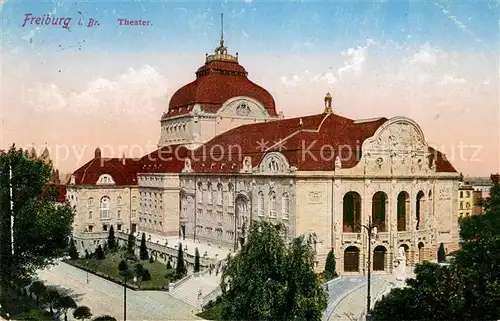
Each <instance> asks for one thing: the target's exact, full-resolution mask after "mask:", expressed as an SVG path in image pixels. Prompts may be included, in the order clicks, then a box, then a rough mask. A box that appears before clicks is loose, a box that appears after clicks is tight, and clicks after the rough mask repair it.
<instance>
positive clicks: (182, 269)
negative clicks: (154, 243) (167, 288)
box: [175, 243, 187, 279]
mask: <svg viewBox="0 0 500 321" xmlns="http://www.w3.org/2000/svg"><path fill="white" fill-rule="evenodd" d="M186 274H187V268H186V265H185V263H184V251H183V250H182V243H179V249H178V250H177V265H176V266H175V278H176V279H182V278H183V277H184V276H185V275H186Z"/></svg>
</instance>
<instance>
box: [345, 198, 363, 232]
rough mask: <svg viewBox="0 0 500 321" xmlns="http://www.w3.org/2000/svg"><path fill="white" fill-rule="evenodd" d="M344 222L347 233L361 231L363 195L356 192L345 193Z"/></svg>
mask: <svg viewBox="0 0 500 321" xmlns="http://www.w3.org/2000/svg"><path fill="white" fill-rule="evenodd" d="M342 224H343V231H344V232H345V233H361V225H360V224H361V196H360V195H359V194H358V193H356V192H348V193H346V194H345V195H344V201H343V223H342Z"/></svg>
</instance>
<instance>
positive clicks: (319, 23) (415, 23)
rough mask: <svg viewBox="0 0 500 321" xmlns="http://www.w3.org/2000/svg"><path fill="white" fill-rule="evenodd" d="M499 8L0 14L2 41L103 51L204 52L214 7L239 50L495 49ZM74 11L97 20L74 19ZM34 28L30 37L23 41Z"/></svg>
mask: <svg viewBox="0 0 500 321" xmlns="http://www.w3.org/2000/svg"><path fill="white" fill-rule="evenodd" d="M499 10H500V7H499V2H498V1H490V2H486V1H453V2H450V1H448V2H442V1H441V2H431V1H412V2H409V1H384V2H376V1H363V2H361V1H350V2H346V1H343V2H340V1H339V2H327V1H303V2H297V1H294V2H290V1H272V2H271V1H265V2H264V1H261V2H259V1H252V2H250V3H247V2H245V1H232V2H220V1H192V2H189V1H170V2H161V1H113V2H111V1H108V2H106V1H86V2H70V1H52V2H51V1H36V2H35V1H15V0H8V1H6V3H5V4H4V5H3V8H2V11H1V16H2V27H3V32H2V33H3V35H4V43H3V45H4V44H11V45H21V46H28V47H31V48H32V49H33V50H37V51H46V50H47V51H48V52H50V51H51V50H57V49H58V48H59V45H61V47H69V46H72V47H71V48H72V50H78V48H82V50H104V51H108V52H113V51H128V52H130V51H132V52H133V51H174V52H176V51H197V52H199V51H200V50H204V51H208V50H211V49H212V47H214V45H217V39H218V36H219V28H220V22H219V20H220V18H219V17H220V13H221V12H224V14H225V37H226V39H227V44H228V45H229V46H230V49H231V48H232V49H233V51H236V50H238V51H240V52H252V51H279V52H287V51H298V52H302V51H303V52H307V51H331V50H334V51H339V50H342V49H343V48H346V47H349V46H352V45H353V44H357V43H361V42H363V41H364V40H365V39H367V38H374V39H378V40H379V41H384V40H385V41H387V40H390V41H394V42H397V43H399V44H405V45H411V44H413V43H415V44H420V43H422V42H425V41H431V42H432V43H435V44H438V45H439V46H440V47H441V48H444V49H448V50H456V51H498V49H499V45H498V44H499ZM78 11H80V12H82V13H83V14H84V18H85V19H86V20H87V19H88V18H93V19H97V20H98V21H100V24H101V25H100V26H99V27H93V28H87V27H85V26H78V25H77V21H78V20H79V18H80V14H79V13H78ZM25 13H33V15H34V16H37V15H38V16H42V15H44V14H47V13H51V14H52V15H53V16H54V17H72V18H73V19H72V22H71V25H72V26H73V27H71V28H70V30H69V31H68V30H66V29H63V28H60V27H56V26H38V27H39V29H36V27H37V26H36V25H31V26H26V27H24V28H22V27H21V25H22V23H23V19H24V14H25ZM118 18H128V19H143V20H150V21H151V22H152V24H153V25H152V26H150V27H123V26H122V27H120V26H118V23H117V19H118ZM33 35H36V37H33V39H34V40H33V42H31V43H30V42H29V41H28V42H27V41H25V40H26V37H28V38H30V37H32V36H33ZM23 37H24V38H25V39H24V40H23ZM84 40H85V43H83V41H84ZM9 41H10V43H9ZM80 44H82V45H81V46H80Z"/></svg>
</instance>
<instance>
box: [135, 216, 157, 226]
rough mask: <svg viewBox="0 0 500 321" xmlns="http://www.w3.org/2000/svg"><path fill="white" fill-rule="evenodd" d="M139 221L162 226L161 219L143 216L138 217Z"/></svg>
mask: <svg viewBox="0 0 500 321" xmlns="http://www.w3.org/2000/svg"><path fill="white" fill-rule="evenodd" d="M139 223H146V224H147V223H149V224H150V225H159V226H162V223H161V221H156V220H151V219H146V218H144V217H139Z"/></svg>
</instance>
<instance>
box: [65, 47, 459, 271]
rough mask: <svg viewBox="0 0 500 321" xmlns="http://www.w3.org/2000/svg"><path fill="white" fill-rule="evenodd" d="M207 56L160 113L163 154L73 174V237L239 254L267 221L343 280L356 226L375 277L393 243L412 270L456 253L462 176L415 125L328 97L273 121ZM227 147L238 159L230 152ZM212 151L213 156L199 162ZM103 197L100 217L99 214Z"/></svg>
mask: <svg viewBox="0 0 500 321" xmlns="http://www.w3.org/2000/svg"><path fill="white" fill-rule="evenodd" d="M221 46H222V45H221ZM223 49H224V48H223ZM210 57H211V58H210V59H208V58H207V63H206V65H205V67H202V68H200V69H199V71H198V73H197V77H198V78H197V81H195V82H194V83H191V84H189V85H186V86H185V87H183V88H181V89H180V90H179V91H178V92H177V93H176V94H175V95H174V96H173V98H172V100H171V102H170V110H169V112H168V113H166V115H163V117H162V120H161V126H162V130H161V137H160V143H159V149H158V151H157V152H155V153H157V154H158V155H159V154H160V152H161V151H162V150H163V149H165V148H168V149H171V150H170V151H169V154H168V155H170V156H169V157H167V158H165V159H160V160H157V159H155V160H153V161H152V160H151V157H150V156H151V155H148V157H146V156H145V157H144V159H141V160H139V161H137V162H133V161H128V160H125V159H124V160H117V159H111V160H109V161H108V163H106V162H104V163H102V162H101V163H102V164H103V166H97V165H96V166H94V167H93V165H92V164H93V163H94V162H95V161H96V160H99V159H101V156H100V152H99V153H97V151H96V157H95V159H94V160H92V161H90V162H89V163H88V164H86V165H85V166H84V167H82V168H81V169H79V170H77V172H75V177H76V179H74V180H73V183H72V184H70V187H71V188H70V189H69V190H68V198H69V200H70V202H72V204H73V205H74V206H75V207H76V209H77V213H78V214H77V219H76V221H75V229H76V230H78V231H79V232H87V233H90V231H89V227H90V226H94V228H93V229H92V232H94V231H96V230H94V229H97V231H99V232H101V231H103V229H104V226H106V225H111V224H113V225H115V227H117V226H118V224H122V225H121V229H120V230H121V231H124V232H126V231H128V230H135V229H133V228H132V226H134V224H138V225H135V226H136V227H137V228H138V230H140V231H141V232H142V231H145V232H147V233H152V234H157V235H161V236H165V237H167V236H175V235H179V236H180V237H181V238H188V239H191V240H194V241H195V242H203V243H208V244H211V245H216V246H220V247H225V248H232V249H238V248H240V247H241V244H243V243H244V242H245V240H246V238H247V236H248V235H247V234H248V230H249V225H250V224H251V222H252V221H256V220H267V221H270V222H275V223H278V222H279V223H282V224H284V226H285V227H286V231H285V233H284V237H285V238H286V239H288V240H289V239H291V238H292V237H296V236H299V235H303V234H308V233H315V234H316V236H317V238H316V244H315V250H316V253H317V264H316V267H317V269H318V271H320V270H322V269H323V268H324V264H325V260H326V256H327V254H328V252H329V251H330V250H333V251H334V253H335V256H336V260H337V270H338V271H339V272H340V273H343V274H349V273H354V274H358V273H364V272H365V268H366V262H367V258H368V254H369V253H368V242H369V239H368V235H367V233H366V231H365V229H364V227H363V225H364V226H367V225H368V224H370V222H372V223H374V224H375V225H376V227H377V233H376V234H375V235H374V238H372V240H371V241H370V242H371V245H372V250H373V253H372V255H373V269H374V270H376V271H381V272H390V271H392V268H393V262H394V261H393V260H394V259H395V258H396V257H397V250H398V248H399V247H400V246H403V247H404V248H405V249H406V251H407V255H406V257H407V259H408V263H409V264H413V263H416V262H419V261H422V260H425V259H434V258H435V257H436V256H437V248H438V246H439V244H440V243H441V242H442V243H444V245H445V247H446V249H447V250H448V251H454V250H456V249H457V248H458V221H457V215H456V213H457V207H458V204H459V203H458V196H459V194H458V183H459V180H460V175H459V174H458V173H457V172H456V171H455V169H454V168H453V167H452V165H451V164H450V163H449V162H448V161H447V160H446V158H445V156H444V155H442V154H441V153H439V152H438V151H436V150H434V149H432V148H431V147H430V146H428V144H427V142H426V140H425V137H424V135H423V133H422V130H421V129H420V127H419V126H418V124H416V123H415V122H414V121H412V120H411V119H408V118H405V117H394V118H392V119H387V118H377V119H368V120H351V119H348V118H345V117H343V116H339V115H336V114H334V112H333V109H332V97H331V95H329V94H328V95H327V96H326V97H325V108H324V110H323V108H321V110H320V111H323V113H322V114H317V115H311V116H304V117H303V118H300V119H299V118H297V119H281V117H280V116H278V113H276V111H275V110H274V101H273V99H272V97H271V96H270V94H268V93H265V92H262V90H263V89H262V88H261V87H258V86H257V85H255V84H253V83H250V82H249V81H247V80H245V79H246V78H242V77H246V72H245V71H244V69H243V68H242V67H241V66H239V65H238V64H237V59H235V58H234V59H233V58H231V59H233V60H232V61H230V62H227V61H226V60H224V59H226V58H227V57H228V55H227V54H226V53H224V54H221V56H220V57H219V58H217V57H218V56H217V55H213V56H210ZM214 57H215V58H214ZM217 59H219V60H217ZM203 68H204V69H203ZM200 70H201V71H200ZM235 70H236V71H235ZM221 74H224V75H225V76H224V77H225V78H224V77H223V76H220V75H221ZM233 74H235V75H236V76H235V77H236V78H234V79H233V78H231V77H232V76H231V77H230V76H227V75H233ZM203 77H206V78H203ZM210 77H212V78H210ZM228 77H229V78H228ZM211 79H212V80H213V79H215V80H217V81H216V82H213V81H212V80H211ZM224 81H226V82H228V81H229V83H227V86H232V87H231V88H232V90H233V91H234V92H235V94H234V95H233V96H231V97H226V96H227V92H226V91H224V92H222V93H220V95H219V94H217V93H215V92H211V91H201V90H200V91H193V90H192V88H191V87H192V86H195V85H196V86H202V87H203V86H205V87H206V86H209V85H210V86H216V87H213V88H219V87H220V88H226V87H224V86H225V85H224ZM233 81H234V83H233ZM242 81H244V83H243V84H242V83H241V82H242ZM197 82H198V83H197ZM203 82H204V83H203ZM193 84H194V85H193ZM214 84H215V85H214ZM235 84H239V85H235ZM233 85H234V86H233ZM217 86H219V87H217ZM238 86H239V87H238ZM205 87H203V88H205ZM210 88H212V87H210ZM220 88H219V89H220ZM235 88H236V89H235ZM248 88H253V89H252V90H254V91H255V94H254V95H253V96H251V94H252V92H250V91H248ZM193 92H195V93H200V92H202V93H207V95H208V94H210V95H213V96H214V98H213V99H214V102H213V103H211V104H207V102H206V101H204V102H203V104H202V103H201V102H196V101H195V100H196V99H197V98H196V97H194V96H193V95H194V94H193ZM224 95H226V96H224ZM222 96H224V98H223V99H225V100H224V101H222V102H221V101H220V99H222V98H221V97H222ZM250 96H251V97H250ZM193 97H194V98H193ZM259 97H260V99H261V100H259V99H258V98H259ZM195 98H196V99H195ZM209 98H210V97H209ZM183 99H184V100H186V101H184V100H183ZM200 99H201V100H203V99H208V98H206V97H201V98H200ZM264 101H265V102H266V103H264ZM214 106H215V107H214ZM259 141H261V142H259ZM263 143H265V144H263ZM268 143H270V144H268ZM255 144H257V145H255ZM315 144H316V145H315ZM233 145H234V146H233ZM263 145H266V146H263ZM285 145H286V147H285ZM330 145H331V146H330ZM235 146H236V147H238V149H237V150H236V151H235V152H236V154H237V155H231V147H235ZM307 146H312V147H313V149H312V150H310V149H309V148H308V147H307ZM186 147H187V148H186ZM214 147H220V148H221V153H220V154H213V153H212V154H211V155H209V157H208V158H204V157H206V156H207V155H206V153H207V152H209V153H210V152H213V149H214ZM346 149H347V150H346ZM217 151H219V150H217ZM224 153H225V154H224ZM228 153H229V155H228ZM153 154H154V153H153ZM222 154H224V155H222ZM179 155H182V157H179ZM200 156H202V157H200ZM232 156H235V157H232ZM146 158H149V159H146ZM122 165H123V166H122ZM89 173H92V175H90V174H89ZM106 175H108V176H109V177H108V176H106ZM105 177H107V179H106V180H105V181H102V180H104V178H105ZM118 179H119V180H120V181H118ZM115 180H116V182H115ZM114 183H115V184H114ZM104 197H107V198H109V204H110V207H109V208H110V210H109V213H110V214H109V217H108V216H107V215H108V214H107V213H108V212H104V214H106V215H105V216H104V217H103V215H100V213H102V210H101V207H99V202H100V201H101V200H102V199H103V198H104ZM134 197H135V198H134ZM118 198H121V200H120V202H119V204H120V205H118ZM90 199H93V200H94V201H93V202H94V203H91V201H90ZM106 200H108V199H106ZM91 204H92V205H91ZM106 204H108V203H106ZM90 211H92V216H90V215H89V212H90ZM118 211H120V218H118ZM94 213H95V214H94ZM130 213H135V214H134V215H131V214H130ZM124 226H127V228H126V229H125V228H124ZM97 231H96V232H97Z"/></svg>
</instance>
